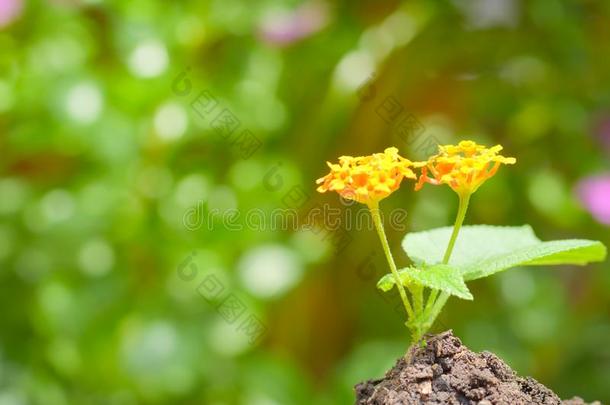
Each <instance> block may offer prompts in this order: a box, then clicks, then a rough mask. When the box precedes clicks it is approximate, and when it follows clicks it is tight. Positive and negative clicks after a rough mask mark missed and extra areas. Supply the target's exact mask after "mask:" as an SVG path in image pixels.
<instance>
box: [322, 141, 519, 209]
mask: <svg viewBox="0 0 610 405" xmlns="http://www.w3.org/2000/svg"><path fill="white" fill-rule="evenodd" d="M501 150H502V146H500V145H496V146H493V147H491V148H487V147H485V146H483V145H478V144H477V143H475V142H473V141H461V142H460V143H459V144H457V145H443V146H439V153H438V154H436V155H434V156H431V157H430V158H429V159H428V160H427V161H425V162H411V161H410V160H408V159H405V158H403V157H402V156H400V155H399V154H398V149H396V148H394V147H392V148H387V149H386V150H385V151H384V153H374V154H373V155H370V156H358V157H352V156H341V157H340V158H339V163H338V164H336V163H334V164H333V163H330V162H327V164H328V167H330V173H328V174H327V175H326V176H324V177H322V178H320V179H318V180H317V184H320V186H319V187H318V191H319V192H320V193H324V192H326V191H336V192H338V193H339V194H340V195H341V196H342V197H343V198H346V199H349V200H354V201H358V202H361V203H364V204H367V205H372V204H376V203H378V202H379V201H380V200H382V199H384V198H385V197H387V196H389V195H390V194H392V193H393V192H394V191H396V190H397V189H398V187H399V186H400V183H401V181H402V179H403V178H408V179H417V176H416V175H415V173H414V172H413V170H411V168H421V176H420V177H419V180H418V182H417V184H416V186H415V190H419V189H421V188H422V187H423V185H424V183H430V184H435V185H439V184H447V185H449V187H451V188H452V189H453V190H454V191H455V192H456V193H458V194H459V195H461V196H465V195H468V194H472V193H474V192H475V191H476V190H477V189H478V188H479V187H480V186H481V184H483V183H484V182H485V180H487V179H488V178H490V177H492V176H493V175H494V174H496V172H497V171H498V168H499V167H500V165H501V164H514V163H515V162H516V160H515V158H512V157H504V156H502V155H499V154H498V152H500V151H501ZM429 174H430V175H431V176H430V175H429Z"/></svg>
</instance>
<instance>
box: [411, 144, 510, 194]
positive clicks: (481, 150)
mask: <svg viewBox="0 0 610 405" xmlns="http://www.w3.org/2000/svg"><path fill="white" fill-rule="evenodd" d="M501 150H502V146H501V145H496V146H493V147H491V148H486V147H485V146H482V145H478V144H476V143H475V142H473V141H461V142H460V143H459V144H457V145H444V146H439V153H438V154H437V155H434V156H432V157H430V158H429V159H428V161H427V162H423V168H422V173H421V176H420V177H419V181H418V182H417V185H416V186H415V189H416V190H419V189H421V188H422V187H423V185H424V183H425V182H427V183H430V184H436V185H438V184H447V185H448V186H449V187H451V188H452V189H453V190H454V191H455V192H456V193H458V194H459V195H467V194H472V193H474V192H475V191H477V189H478V188H479V187H480V186H481V184H483V183H484V182H485V180H487V179H488V178H490V177H492V176H493V175H494V174H496V172H497V171H498V168H499V167H500V164H514V163H515V162H516V160H515V158H512V157H504V156H502V155H499V154H498V152H500V151H501ZM428 171H429V172H430V174H431V175H432V177H430V176H428Z"/></svg>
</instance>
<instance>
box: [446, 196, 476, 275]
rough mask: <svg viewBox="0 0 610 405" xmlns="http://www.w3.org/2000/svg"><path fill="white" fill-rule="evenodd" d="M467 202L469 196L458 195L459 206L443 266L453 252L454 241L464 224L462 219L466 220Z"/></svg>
mask: <svg viewBox="0 0 610 405" xmlns="http://www.w3.org/2000/svg"><path fill="white" fill-rule="evenodd" d="M469 202H470V194H466V195H463V196H462V195H460V205H459V207H458V212H457V217H456V218H455V224H454V225H453V233H452V234H451V239H449V244H448V245H447V250H445V257H443V264H447V263H449V259H450V258H451V253H452V252H453V247H454V246H455V241H456V240H457V236H458V233H460V228H461V227H462V224H463V223H464V218H466V211H468V203H469Z"/></svg>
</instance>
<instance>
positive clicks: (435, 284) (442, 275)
mask: <svg viewBox="0 0 610 405" xmlns="http://www.w3.org/2000/svg"><path fill="white" fill-rule="evenodd" d="M398 274H399V276H400V279H401V283H402V284H403V285H407V284H408V283H409V282H411V281H414V282H416V283H418V284H421V285H424V286H426V287H428V288H433V289H436V290H441V291H445V292H447V293H448V294H451V295H455V296H456V297H459V298H463V299H465V300H471V299H472V294H471V293H470V291H469V290H468V287H466V284H465V283H464V279H463V278H462V275H461V273H460V269H459V268H456V267H452V266H448V265H446V264H437V265H434V266H426V267H424V268H423V269H421V270H420V269H417V268H415V267H407V268H405V269H401V270H399V271H398ZM394 284H395V278H394V275H393V274H391V273H390V274H386V275H385V276H383V277H382V278H381V279H380V280H379V282H378V283H377V288H379V289H380V290H382V291H389V290H391V289H392V287H394Z"/></svg>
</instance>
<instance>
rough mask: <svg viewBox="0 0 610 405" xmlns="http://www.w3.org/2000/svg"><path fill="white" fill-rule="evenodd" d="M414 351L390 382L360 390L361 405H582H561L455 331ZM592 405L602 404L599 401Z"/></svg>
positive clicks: (571, 403)
mask: <svg viewBox="0 0 610 405" xmlns="http://www.w3.org/2000/svg"><path fill="white" fill-rule="evenodd" d="M426 341H427V346H426V347H424V348H422V347H415V348H411V349H410V351H409V353H408V354H407V356H406V357H407V359H408V360H406V359H405V358H401V359H399V360H398V361H397V362H396V365H395V366H394V367H393V368H392V369H391V370H389V371H388V372H387V373H386V376H385V378H382V379H379V380H369V381H367V382H363V383H360V384H358V385H356V387H355V389H356V405H410V404H426V405H428V404H429V405H433V404H455V405H495V404H507V405H509V404H510V405H530V404H544V405H555V404H558V405H583V404H586V402H584V401H583V400H582V399H580V398H578V397H575V398H573V399H569V400H565V401H562V400H561V399H560V398H559V397H558V396H557V395H555V393H554V392H553V391H551V390H550V389H548V388H547V387H545V386H544V385H542V384H540V383H539V382H538V381H536V380H534V379H533V378H531V377H525V378H523V377H519V376H518V375H517V374H516V373H515V372H514V371H513V370H512V369H511V368H510V367H509V366H507V365H506V363H504V362H503V361H502V360H500V359H499V358H498V357H497V356H496V355H494V354H493V353H490V352H482V353H474V352H472V351H470V350H469V349H468V348H467V347H466V346H464V345H462V342H461V341H460V339H458V338H457V337H455V336H453V333H452V332H451V331H447V332H444V333H441V334H438V335H433V336H431V337H428V338H427V339H426ZM591 405H601V404H600V403H599V402H594V403H592V404H591Z"/></svg>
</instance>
